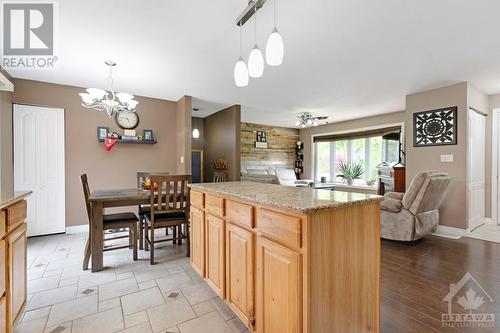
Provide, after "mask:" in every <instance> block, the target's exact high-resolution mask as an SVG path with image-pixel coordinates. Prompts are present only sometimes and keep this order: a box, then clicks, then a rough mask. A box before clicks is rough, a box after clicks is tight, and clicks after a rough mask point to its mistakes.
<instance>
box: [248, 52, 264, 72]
mask: <svg viewBox="0 0 500 333" xmlns="http://www.w3.org/2000/svg"><path fill="white" fill-rule="evenodd" d="M263 74H264V56H263V55H262V51H261V50H260V49H259V47H258V46H257V44H255V46H254V47H253V49H252V51H251V52H250V56H249V57H248V75H249V76H250V77H253V78H259V77H262V75H263Z"/></svg>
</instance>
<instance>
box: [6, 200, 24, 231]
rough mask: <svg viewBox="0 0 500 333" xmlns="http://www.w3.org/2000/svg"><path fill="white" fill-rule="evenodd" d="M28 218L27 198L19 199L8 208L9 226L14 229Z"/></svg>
mask: <svg viewBox="0 0 500 333" xmlns="http://www.w3.org/2000/svg"><path fill="white" fill-rule="evenodd" d="M25 219H26V200H23V201H19V202H18V203H16V204H15V205H12V206H10V207H9V208H7V226H8V229H12V228H13V227H14V226H15V225H17V224H18V223H21V222H23V221H24V220H25Z"/></svg>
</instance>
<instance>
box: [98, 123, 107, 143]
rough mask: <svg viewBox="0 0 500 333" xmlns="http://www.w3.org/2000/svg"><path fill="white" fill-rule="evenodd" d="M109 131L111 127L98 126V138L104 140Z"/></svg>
mask: <svg viewBox="0 0 500 333" xmlns="http://www.w3.org/2000/svg"><path fill="white" fill-rule="evenodd" d="M108 133H109V127H100V126H99V127H97V140H104V139H105V138H106V137H107V136H108Z"/></svg>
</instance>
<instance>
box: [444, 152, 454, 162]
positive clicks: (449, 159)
mask: <svg viewBox="0 0 500 333" xmlns="http://www.w3.org/2000/svg"><path fill="white" fill-rule="evenodd" d="M441 162H443V163H451V162H453V154H448V155H441Z"/></svg>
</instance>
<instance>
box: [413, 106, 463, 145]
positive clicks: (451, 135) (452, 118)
mask: <svg viewBox="0 0 500 333" xmlns="http://www.w3.org/2000/svg"><path fill="white" fill-rule="evenodd" d="M456 144H457V107H456V106H453V107H448V108H443V109H437V110H431V111H423V112H416V113H414V114H413V147H426V146H444V145H456Z"/></svg>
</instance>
